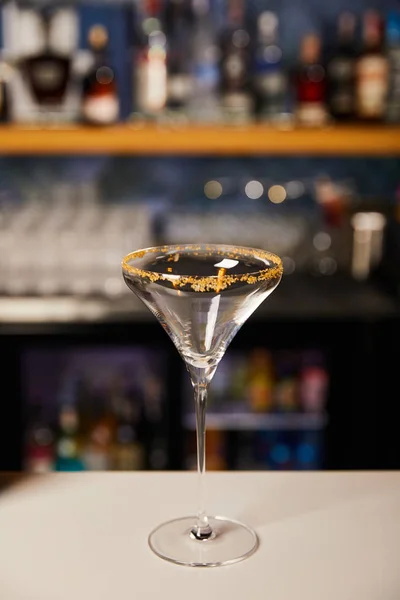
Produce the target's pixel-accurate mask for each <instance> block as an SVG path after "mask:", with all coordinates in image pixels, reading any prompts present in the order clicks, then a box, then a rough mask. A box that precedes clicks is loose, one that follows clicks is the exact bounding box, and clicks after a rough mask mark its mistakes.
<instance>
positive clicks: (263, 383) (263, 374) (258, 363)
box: [247, 348, 273, 412]
mask: <svg viewBox="0 0 400 600" xmlns="http://www.w3.org/2000/svg"><path fill="white" fill-rule="evenodd" d="M272 390H273V369H272V360H271V356H270V354H269V352H267V351H266V350H265V349H263V348H257V349H255V350H254V351H253V352H252V353H251V356H250V358H249V375H248V384H247V394H248V399H249V404H250V408H251V410H253V411H255V412H267V411H269V410H270V409H271V407H272Z"/></svg>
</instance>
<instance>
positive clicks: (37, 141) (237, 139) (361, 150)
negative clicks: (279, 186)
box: [0, 125, 400, 156]
mask: <svg viewBox="0 0 400 600" xmlns="http://www.w3.org/2000/svg"><path fill="white" fill-rule="evenodd" d="M32 154H33V155H37V154H39V155H54V154H57V155H62V154H114V155H118V154H124V155H127V154H133V155H143V156H149V155H164V156H165V155H172V154H175V155H194V156H196V155H203V156H204V155H207V154H208V155H219V156H240V155H242V156H257V155H277V156H283V155H286V156H290V155H293V156H295V155H299V154H303V155H317V156H320V155H325V156H393V155H400V127H397V126H396V127H389V126H387V127H385V126H377V127H374V126H370V127H361V126H356V125H350V126H332V127H326V128H324V129H298V128H292V129H287V130H283V129H277V128H272V127H265V126H256V125H253V126H249V127H228V126H226V127H224V126H219V127H210V126H204V127H194V126H179V127H173V128H172V127H164V126H148V125H146V126H142V127H139V126H133V125H119V126H116V127H111V128H105V129H100V128H99V129H97V128H88V127H65V128H54V129H53V128H47V129H43V128H33V127H24V128H23V127H16V126H4V127H0V155H3V156H9V155H32Z"/></svg>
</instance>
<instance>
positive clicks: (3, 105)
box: [0, 64, 10, 123]
mask: <svg viewBox="0 0 400 600" xmlns="http://www.w3.org/2000/svg"><path fill="white" fill-rule="evenodd" d="M2 71H3V68H2V65H1V64H0V123H7V122H8V121H9V119H10V99H9V94H8V86H7V79H6V77H5V76H3V72H2Z"/></svg>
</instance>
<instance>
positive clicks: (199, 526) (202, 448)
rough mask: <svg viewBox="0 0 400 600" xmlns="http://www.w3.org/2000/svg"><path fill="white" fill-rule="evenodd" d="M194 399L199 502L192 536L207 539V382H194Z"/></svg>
mask: <svg viewBox="0 0 400 600" xmlns="http://www.w3.org/2000/svg"><path fill="white" fill-rule="evenodd" d="M193 387H194V401H195V407H196V434H197V475H198V497H199V499H198V502H199V505H198V506H199V509H198V512H197V521H196V524H195V526H194V527H193V529H192V532H191V533H192V536H194V537H195V538H196V539H198V540H207V539H208V538H210V537H211V535H212V529H211V527H210V524H209V522H208V517H207V513H206V511H205V490H204V474H205V470H206V409H207V393H208V382H207V383H194V384H193Z"/></svg>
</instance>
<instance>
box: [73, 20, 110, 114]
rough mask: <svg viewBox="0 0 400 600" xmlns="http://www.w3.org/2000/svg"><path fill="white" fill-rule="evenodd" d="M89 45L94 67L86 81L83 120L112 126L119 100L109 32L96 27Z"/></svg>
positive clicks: (84, 80)
mask: <svg viewBox="0 0 400 600" xmlns="http://www.w3.org/2000/svg"><path fill="white" fill-rule="evenodd" d="M88 41H89V47H90V49H91V51H92V53H93V66H92V68H91V69H90V70H89V72H88V73H87V75H86V76H85V77H84V79H83V85H82V117H83V120H84V121H85V122H86V123H89V124H91V125H111V124H113V123H115V122H116V121H117V120H118V116H119V98H118V88H117V83H116V79H115V72H114V69H113V68H112V66H111V65H110V64H109V61H108V58H107V47H108V31H107V29H106V28H105V27H103V26H102V25H94V26H93V27H91V29H90V31H89V37H88Z"/></svg>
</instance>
